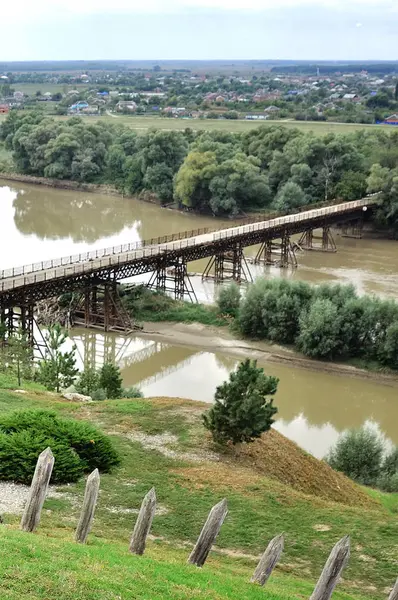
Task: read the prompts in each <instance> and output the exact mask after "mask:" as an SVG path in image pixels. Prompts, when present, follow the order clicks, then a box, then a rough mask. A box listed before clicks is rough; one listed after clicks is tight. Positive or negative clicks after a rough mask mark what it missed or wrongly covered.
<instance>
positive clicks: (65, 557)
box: [0, 528, 359, 600]
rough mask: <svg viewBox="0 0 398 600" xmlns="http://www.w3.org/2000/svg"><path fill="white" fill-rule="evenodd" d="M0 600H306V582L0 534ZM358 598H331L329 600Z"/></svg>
mask: <svg viewBox="0 0 398 600" xmlns="http://www.w3.org/2000/svg"><path fill="white" fill-rule="evenodd" d="M0 544H1V552H0V570H1V578H0V596H1V598H2V600H20V599H21V598H29V600H60V599H62V600H77V599H78V600H117V599H123V600H130V599H131V600H132V599H137V600H138V599H139V600H161V599H162V600H164V599H166V598H169V599H170V600H171V599H172V600H187V599H192V598H198V599H200V598H201V599H203V600H209V599H214V600H220V599H224V598H225V599H229V600H249V599H250V600H257V599H258V600H264V599H265V600H289V599H292V598H297V597H298V596H302V597H309V595H310V593H311V591H312V587H311V585H310V584H309V583H308V582H303V581H301V580H298V579H297V580H296V579H294V578H292V577H286V576H281V575H279V574H276V575H274V576H273V577H272V579H271V580H270V582H269V584H268V585H267V587H266V588H265V589H263V588H261V587H259V586H257V585H253V584H250V583H249V582H248V580H249V576H250V574H251V573H250V571H249V570H248V569H247V568H245V567H242V566H240V565H239V564H236V563H237V562H238V561H234V563H232V561H230V562H229V563H228V562H227V561H224V563H220V562H219V561H217V560H214V559H210V560H209V561H208V563H207V565H206V566H205V568H203V569H198V568H196V567H194V566H191V565H187V564H186V552H181V551H175V550H174V551H173V550H171V549H170V548H167V547H165V546H164V545H162V544H151V545H150V547H149V549H148V552H147V555H146V556H144V557H137V556H133V555H129V553H128V552H127V540H126V543H125V544H120V543H109V542H103V541H100V540H94V542H91V543H90V545H89V546H82V545H78V544H74V543H73V542H71V541H66V540H63V539H59V538H58V537H57V538H54V537H52V538H50V537H43V536H42V535H32V534H28V533H22V532H18V531H12V530H7V529H6V528H2V529H1V530H0ZM354 597H355V598H358V599H359V595H358V596H351V595H350V596H349V595H347V594H344V593H341V592H336V594H335V596H334V598H336V600H349V599H350V598H354Z"/></svg>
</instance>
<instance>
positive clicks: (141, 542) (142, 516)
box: [129, 488, 156, 555]
mask: <svg viewBox="0 0 398 600" xmlns="http://www.w3.org/2000/svg"><path fill="white" fill-rule="evenodd" d="M155 511H156V493H155V488H152V489H151V490H149V492H148V493H147V495H146V496H145V498H144V500H143V501H142V504H141V508H140V512H139V514H138V517H137V521H136V523H135V526H134V531H133V535H132V537H131V541H130V548H129V550H130V552H132V553H133V554H139V555H141V554H144V551H145V544H146V538H147V536H148V533H149V531H150V529H151V525H152V521H153V517H154V516H155Z"/></svg>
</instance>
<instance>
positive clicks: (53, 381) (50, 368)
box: [36, 323, 78, 392]
mask: <svg viewBox="0 0 398 600" xmlns="http://www.w3.org/2000/svg"><path fill="white" fill-rule="evenodd" d="M67 338H68V334H67V332H66V331H64V330H63V329H62V327H61V325H59V324H58V323H57V324H56V325H53V326H52V327H50V328H49V330H48V334H47V335H46V342H47V345H48V347H49V350H50V354H49V356H48V357H47V358H45V359H44V360H42V361H41V362H40V363H39V368H38V371H37V375H36V378H37V380H38V381H39V382H40V383H42V384H43V385H45V386H46V388H47V389H49V390H56V391H57V392H59V391H60V390H61V388H67V387H69V386H70V385H72V383H73V382H74V380H75V378H76V375H77V373H78V369H77V368H76V357H75V354H76V346H73V348H72V350H70V351H69V352H62V351H61V347H62V346H63V344H64V343H65V341H66V339H67Z"/></svg>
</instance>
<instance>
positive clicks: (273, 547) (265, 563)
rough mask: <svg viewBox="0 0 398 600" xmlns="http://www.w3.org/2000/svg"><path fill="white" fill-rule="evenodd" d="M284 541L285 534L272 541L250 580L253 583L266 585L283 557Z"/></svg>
mask: <svg viewBox="0 0 398 600" xmlns="http://www.w3.org/2000/svg"><path fill="white" fill-rule="evenodd" d="M284 541H285V540H284V537H283V533H282V534H281V535H277V536H276V537H274V539H273V540H271V541H270V543H269V544H268V546H267V549H266V551H265V552H264V554H263V555H262V557H261V558H260V561H259V563H258V565H257V567H256V570H255V571H254V574H253V577H252V578H251V580H250V581H251V582H252V583H259V584H260V585H265V583H266V582H267V581H268V579H269V577H270V575H271V573H272V571H273V570H274V568H275V567H276V564H277V563H278V561H279V559H280V557H281V554H282V552H283V546H284Z"/></svg>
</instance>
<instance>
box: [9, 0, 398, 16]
mask: <svg viewBox="0 0 398 600" xmlns="http://www.w3.org/2000/svg"><path fill="white" fill-rule="evenodd" d="M4 4H5V5H4V6H2V9H1V13H2V14H1V17H2V21H3V20H4V19H7V18H13V17H16V16H18V17H19V18H25V19H26V18H43V17H45V16H46V15H48V16H53V15H56V14H58V15H68V14H95V13H129V14H133V13H150V12H156V13H171V12H176V11H183V10H187V9H198V8H201V9H223V10H228V11H233V10H245V11H264V10H268V9H276V8H277V9H281V8H297V7H300V6H311V5H313V6H316V7H317V8H318V9H319V8H320V7H327V8H334V9H337V10H344V11H348V10H349V9H357V8H363V7H364V6H366V7H375V8H378V9H391V10H393V9H394V8H396V7H395V6H394V0H278V2H277V3H276V2H275V0H168V1H167V2H165V0H146V1H145V2H142V0H112V2H109V0H82V1H80V2H73V1H71V0H36V1H35V2H32V0H20V2H18V3H17V2H7V3H4Z"/></svg>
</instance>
